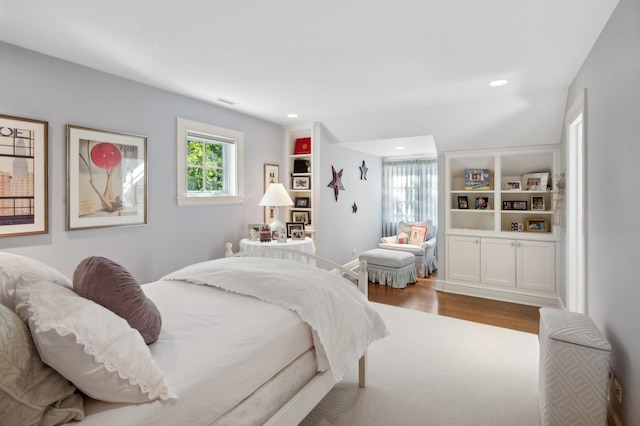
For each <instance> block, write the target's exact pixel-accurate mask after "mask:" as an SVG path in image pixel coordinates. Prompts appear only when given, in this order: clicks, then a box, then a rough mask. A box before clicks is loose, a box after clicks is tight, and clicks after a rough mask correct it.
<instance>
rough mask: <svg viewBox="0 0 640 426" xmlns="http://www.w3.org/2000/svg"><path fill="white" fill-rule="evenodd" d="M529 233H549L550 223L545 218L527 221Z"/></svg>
mask: <svg viewBox="0 0 640 426" xmlns="http://www.w3.org/2000/svg"><path fill="white" fill-rule="evenodd" d="M525 229H526V230H527V232H549V221H548V220H547V219H544V218H535V219H527V225H526V227H525Z"/></svg>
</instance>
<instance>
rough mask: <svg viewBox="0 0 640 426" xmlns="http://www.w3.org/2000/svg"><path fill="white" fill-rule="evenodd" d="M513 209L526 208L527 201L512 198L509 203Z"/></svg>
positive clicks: (527, 206) (527, 205)
mask: <svg viewBox="0 0 640 426" xmlns="http://www.w3.org/2000/svg"><path fill="white" fill-rule="evenodd" d="M511 206H512V207H513V210H527V209H528V208H529V203H528V202H527V201H520V200H514V201H513V202H512V204H511Z"/></svg>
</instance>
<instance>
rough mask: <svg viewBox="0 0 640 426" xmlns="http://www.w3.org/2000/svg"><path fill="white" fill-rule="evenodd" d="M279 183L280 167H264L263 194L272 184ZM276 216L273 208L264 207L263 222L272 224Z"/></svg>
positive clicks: (272, 165) (275, 165) (274, 165)
mask: <svg viewBox="0 0 640 426" xmlns="http://www.w3.org/2000/svg"><path fill="white" fill-rule="evenodd" d="M277 182H280V166H279V165H277V164H267V163H265V165H264V188H263V189H264V192H263V194H264V193H265V192H267V188H268V187H269V185H271V184H272V183H277ZM275 215H276V208H275V207H273V206H266V207H265V208H264V221H265V223H269V222H272V221H273V219H274V218H275Z"/></svg>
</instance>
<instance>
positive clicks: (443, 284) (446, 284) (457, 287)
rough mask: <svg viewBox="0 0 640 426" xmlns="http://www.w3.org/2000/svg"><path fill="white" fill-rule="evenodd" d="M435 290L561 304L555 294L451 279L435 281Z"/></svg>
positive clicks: (504, 299)
mask: <svg viewBox="0 0 640 426" xmlns="http://www.w3.org/2000/svg"><path fill="white" fill-rule="evenodd" d="M436 290H440V291H444V292H447V293H455V294H462V295H464V296H473V297H482V298H484V299H492V300H500V301H502V302H511V303H518V304H521V305H530V306H541V307H547V308H560V307H561V306H562V304H561V303H560V300H559V299H558V296H557V295H555V294H550V295H548V296H547V295H542V294H527V293H520V292H513V291H509V290H506V289H505V290H503V289H495V288H487V287H481V286H479V285H476V284H466V283H461V282H452V281H436Z"/></svg>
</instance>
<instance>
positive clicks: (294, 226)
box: [287, 222, 304, 239]
mask: <svg viewBox="0 0 640 426" xmlns="http://www.w3.org/2000/svg"><path fill="white" fill-rule="evenodd" d="M294 231H302V238H304V222H287V237H289V238H291V239H294V238H293V233H294Z"/></svg>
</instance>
